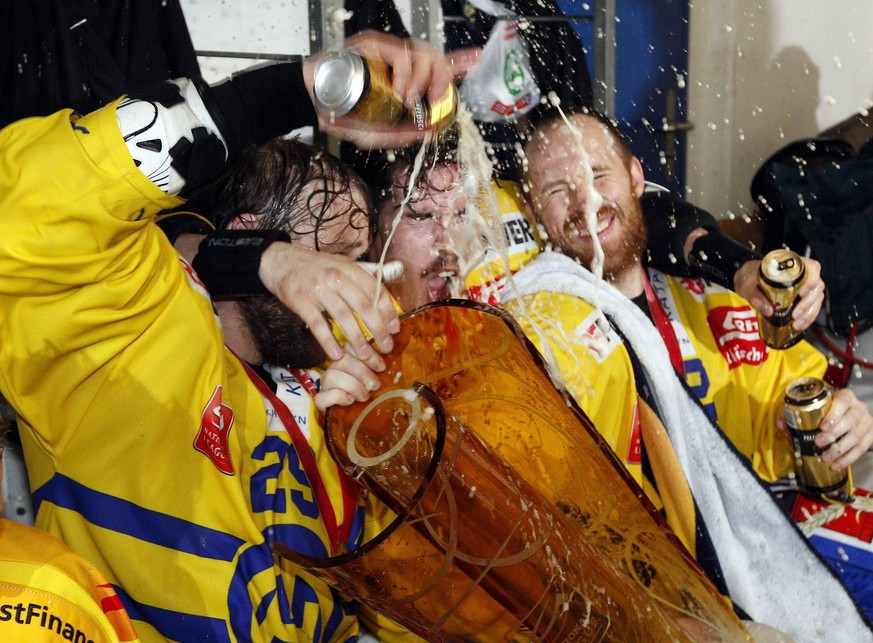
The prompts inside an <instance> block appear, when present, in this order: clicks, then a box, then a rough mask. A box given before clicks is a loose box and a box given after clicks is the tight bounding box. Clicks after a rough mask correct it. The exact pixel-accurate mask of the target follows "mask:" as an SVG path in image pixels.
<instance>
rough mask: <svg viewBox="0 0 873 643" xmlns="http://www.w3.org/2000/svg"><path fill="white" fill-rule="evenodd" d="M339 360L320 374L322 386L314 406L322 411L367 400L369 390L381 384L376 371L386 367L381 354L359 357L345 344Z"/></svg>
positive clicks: (373, 389)
mask: <svg viewBox="0 0 873 643" xmlns="http://www.w3.org/2000/svg"><path fill="white" fill-rule="evenodd" d="M345 348H346V350H345V352H344V354H343V356H342V358H340V359H339V360H337V361H335V362H332V363H331V365H330V366H329V367H328V368H327V370H326V371H325V372H324V373H323V374H322V376H321V389H320V390H319V391H318V394H317V395H316V396H315V406H316V407H318V410H319V411H321V412H322V413H323V412H325V411H327V409H328V408H330V407H331V406H335V405H339V406H348V405H350V404H352V403H353V402H355V401H358V402H366V401H367V400H368V399H370V393H371V392H372V391H375V390H376V389H378V388H379V378H378V377H377V376H376V373H380V372H382V371H384V370H385V362H383V361H382V358H381V357H379V355H378V354H376V353H373V356H372V357H371V358H370V359H368V360H366V361H364V360H361V359H359V358H358V357H357V356H356V355H355V354H353V353H352V352H351V351H350V350H349V349H350V346H348V345H346V347H345Z"/></svg>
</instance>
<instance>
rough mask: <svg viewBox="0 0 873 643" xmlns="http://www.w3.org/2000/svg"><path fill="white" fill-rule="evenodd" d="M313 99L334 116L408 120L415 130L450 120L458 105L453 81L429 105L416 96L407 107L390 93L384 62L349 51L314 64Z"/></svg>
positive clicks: (375, 120)
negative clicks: (441, 95) (436, 99)
mask: <svg viewBox="0 0 873 643" xmlns="http://www.w3.org/2000/svg"><path fill="white" fill-rule="evenodd" d="M313 93H314V95H315V101H316V103H317V104H318V105H319V106H320V107H322V108H323V109H325V110H327V111H329V112H330V113H332V114H333V115H335V116H344V115H346V114H353V115H354V116H356V117H358V118H361V119H363V120H365V121H367V122H370V123H376V124H381V125H395V124H397V123H399V122H401V121H403V120H408V121H412V122H414V123H415V124H416V126H417V127H418V129H419V130H425V129H434V130H436V131H441V130H443V129H445V128H446V127H448V125H449V124H451V122H452V120H453V119H454V117H455V112H456V111H457V107H458V96H457V92H456V90H455V86H454V85H451V84H450V85H449V88H448V90H446V93H445V94H444V95H443V97H442V98H440V100H438V101H437V102H436V103H434V104H433V105H431V104H430V102H429V101H428V100H427V98H419V99H418V100H416V101H415V105H413V107H412V108H411V109H407V108H406V107H405V106H404V104H403V101H402V100H401V99H400V97H399V96H397V94H395V93H394V88H393V87H392V85H391V72H390V70H389V69H388V65H387V63H385V62H383V61H381V60H371V59H369V58H364V57H363V56H360V55H358V54H356V53H354V52H351V51H336V52H332V53H330V54H327V55H326V56H324V57H323V58H322V59H321V60H319V61H318V64H317V65H316V68H315V79H314V82H313Z"/></svg>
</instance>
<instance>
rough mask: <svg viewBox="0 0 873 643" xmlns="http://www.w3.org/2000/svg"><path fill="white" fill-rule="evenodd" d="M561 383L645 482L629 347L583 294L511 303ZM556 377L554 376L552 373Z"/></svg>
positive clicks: (544, 296)
mask: <svg viewBox="0 0 873 643" xmlns="http://www.w3.org/2000/svg"><path fill="white" fill-rule="evenodd" d="M505 308H506V310H507V311H509V312H510V313H511V314H512V315H513V317H515V319H516V321H518V323H519V325H520V326H521V327H522V329H523V330H524V332H525V334H526V335H527V336H528V337H529V338H530V340H531V341H532V342H533V343H534V345H535V346H536V347H537V349H538V350H539V351H540V353H541V354H542V355H543V358H544V359H545V361H546V364H548V365H549V368H550V370H552V371H557V376H558V379H559V380H560V382H559V384H560V385H561V386H563V387H564V388H565V389H566V390H567V392H568V393H570V395H571V396H573V398H574V399H575V400H576V403H577V404H578V405H579V406H580V408H581V409H582V410H583V411H585V413H586V414H587V415H588V417H589V418H590V419H591V421H592V422H593V423H594V426H595V428H596V429H597V431H598V432H599V433H600V434H601V435H602V436H603V437H604V438H605V439H606V441H607V443H608V444H609V446H610V447H611V448H612V450H613V451H614V452H615V454H616V455H617V456H618V457H619V459H620V460H621V461H622V463H623V464H624V465H625V467H627V468H628V470H629V471H630V472H631V475H632V476H633V477H634V479H636V480H637V481H638V482H640V481H641V476H642V470H641V468H640V467H639V453H638V451H637V449H638V448H639V444H638V442H637V440H636V439H635V438H638V436H635V432H634V427H635V418H636V415H635V414H636V400H637V396H636V384H635V382H634V377H633V367H632V366H631V363H630V358H629V357H628V354H627V351H626V349H625V348H624V346H623V344H622V343H621V340H620V338H619V337H618V335H617V334H616V333H615V332H614V331H610V330H609V329H608V328H604V327H603V325H602V322H600V323H598V319H599V318H600V313H599V311H597V310H595V308H594V307H593V306H591V305H590V304H588V303H587V302H585V301H584V300H582V299H579V298H578V297H572V296H569V295H563V294H559V293H550V292H540V293H537V294H534V295H530V296H527V297H523V298H521V299H518V300H514V301H511V302H509V303H508V304H506V306H505ZM553 379H555V377H554V376H553Z"/></svg>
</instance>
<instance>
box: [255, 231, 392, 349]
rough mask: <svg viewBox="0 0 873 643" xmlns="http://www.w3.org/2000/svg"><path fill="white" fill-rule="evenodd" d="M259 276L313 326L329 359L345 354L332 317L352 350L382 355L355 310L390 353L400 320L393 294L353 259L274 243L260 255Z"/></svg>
mask: <svg viewBox="0 0 873 643" xmlns="http://www.w3.org/2000/svg"><path fill="white" fill-rule="evenodd" d="M258 275H259V276H260V278H261V281H262V282H263V284H264V286H266V288H267V289H268V290H269V291H270V292H271V293H273V294H274V295H275V296H276V297H278V298H279V300H280V301H281V302H282V303H283V304H285V306H287V307H288V309H289V310H291V311H293V312H295V313H297V315H299V316H300V318H301V319H302V320H303V321H304V322H305V323H306V324H307V325H308V326H309V329H310V330H311V331H312V334H313V336H314V337H315V339H316V340H318V343H319V344H320V345H321V347H322V348H323V349H324V351H325V353H327V355H328V357H330V358H331V359H333V360H339V359H341V358H342V356H343V350H342V349H341V348H340V345H339V343H338V342H337V340H336V338H335V337H334V335H333V332H332V330H331V326H330V323H329V321H328V319H327V318H328V317H329V318H331V319H333V320H334V321H336V323H337V324H338V325H339V327H340V328H341V329H342V331H343V333H344V334H345V336H346V339H347V340H348V342H349V345H350V347H351V350H352V351H354V353H355V354H356V355H358V356H359V357H361V358H362V359H364V360H368V361H369V360H373V359H374V357H375V358H377V359H378V354H377V353H376V352H375V351H374V350H373V348H372V347H371V346H370V344H369V343H368V341H367V338H366V337H365V335H364V332H363V330H362V329H361V326H360V325H359V324H358V320H357V318H356V317H355V315H356V314H357V316H358V317H359V318H360V319H361V321H362V322H363V324H364V325H365V326H366V327H367V329H368V330H369V331H370V333H372V335H373V338H374V339H375V341H376V345H377V346H378V348H379V350H381V351H382V352H383V353H387V352H389V351H390V350H391V349H392V348H393V346H394V342H393V339H392V337H391V336H392V334H393V333H396V332H397V331H398V330H399V329H400V321H399V320H398V319H397V312H396V310H395V308H394V304H393V302H392V301H391V297H390V296H389V295H388V293H387V291H386V290H385V289H384V288H377V284H378V282H377V281H376V279H375V277H373V276H372V275H370V274H368V273H367V272H366V271H365V270H364V269H363V268H361V267H360V266H358V265H357V264H356V263H355V262H354V261H353V260H352V259H349V258H348V257H345V256H342V255H334V254H328V253H326V252H317V251H315V250H308V249H306V248H300V247H297V246H294V245H292V244H290V243H282V242H276V243H273V244H271V245H270V247H269V248H267V250H265V251H264V254H263V255H262V256H261V265H260V270H259V271H258ZM377 290H378V292H379V296H378V297H377V298H375V295H376V292H377ZM374 298H375V301H374Z"/></svg>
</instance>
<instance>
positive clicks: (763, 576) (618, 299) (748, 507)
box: [502, 252, 873, 642]
mask: <svg viewBox="0 0 873 643" xmlns="http://www.w3.org/2000/svg"><path fill="white" fill-rule="evenodd" d="M596 287H597V290H598V300H599V305H600V308H601V309H602V310H603V312H604V313H606V315H608V316H609V318H610V320H611V321H612V322H613V324H614V325H615V326H616V327H617V328H618V329H619V331H620V332H621V333H622V335H624V337H625V338H626V339H627V343H628V344H630V346H631V348H632V350H633V351H634V353H636V355H637V357H638V358H639V360H640V362H641V365H642V368H643V369H644V371H645V373H646V376H647V378H648V381H649V384H650V385H651V387H652V390H653V394H654V397H655V402H656V404H657V406H658V410H659V412H660V414H661V420H662V421H663V423H664V426H665V427H666V429H667V432H668V433H669V435H670V440H671V442H672V444H673V448H674V449H675V451H676V455H677V457H678V458H679V462H680V463H681V465H682V468H683V470H684V471H685V476H686V477H687V478H688V483H689V485H690V487H691V491H692V493H693V494H694V498H695V500H696V501H697V505H698V508H699V509H700V513H701V515H702V516H703V520H704V522H705V523H706V528H707V530H708V531H709V534H710V537H711V539H712V542H713V545H714V546H715V549H716V551H717V552H718V556H719V560H720V562H721V567H722V571H723V572H724V575H725V580H726V583H727V586H728V589H729V592H730V597H731V599H732V600H733V601H734V602H735V603H736V604H737V605H739V606H740V607H741V608H742V609H744V610H745V611H746V612H747V613H748V614H749V615H750V616H751V617H752V618H753V619H754V620H756V621H760V622H762V623H766V624H767V625H770V626H772V627H775V628H777V629H779V630H781V631H782V632H784V633H786V634H789V635H791V636H792V637H794V638H795V639H796V640H797V641H799V642H804V641H853V642H855V641H873V633H871V630H870V629H869V628H868V626H867V624H866V623H865V620H864V618H863V617H862V616H861V614H860V612H859V610H858V608H857V606H856V604H855V602H854V600H853V599H852V597H851V596H850V595H849V593H848V591H847V590H846V588H845V587H844V586H843V584H842V583H841V582H840V581H839V580H838V578H837V576H836V574H835V573H834V572H833V571H832V570H831V569H830V568H829V567H828V566H827V564H826V563H825V562H824V561H823V560H822V559H821V558H820V557H819V556H818V555H817V553H816V552H815V550H814V549H813V547H812V545H811V544H810V543H809V542H808V541H807V539H806V538H805V537H804V536H803V534H802V533H801V532H800V530H799V529H797V527H796V526H795V525H794V523H793V522H792V521H791V520H790V519H789V518H788V517H787V516H786V515H785V514H784V513H783V511H782V510H781V509H780V508H779V507H778V506H777V505H776V503H775V501H774V500H773V498H772V497H771V495H770V493H769V491H768V490H767V489H766V488H765V487H764V486H763V484H762V483H761V482H760V480H759V479H758V478H757V476H756V475H755V474H754V472H753V471H752V470H751V469H750V468H749V466H748V464H747V462H746V460H745V459H744V458H743V457H742V456H741V455H740V454H739V453H737V452H736V450H735V449H734V448H733V446H732V445H730V444H729V442H728V441H727V439H726V438H724V436H723V435H722V433H721V432H720V431H719V430H718V429H717V428H716V427H715V426H713V424H712V422H711V420H710V419H709V417H708V416H707V415H706V413H705V411H704V410H703V409H702V408H701V407H700V405H699V404H698V403H697V401H696V400H693V399H692V396H691V394H690V393H689V392H688V391H687V389H686V388H685V387H684V386H683V385H682V383H681V382H680V380H679V378H678V376H677V375H676V373H675V371H674V370H673V368H672V366H671V364H670V357H669V355H668V353H667V349H666V346H665V345H664V342H663V340H662V339H661V337H660V335H659V334H658V331H657V329H656V328H655V327H654V325H653V324H652V323H651V322H650V321H649V319H648V317H646V315H645V314H644V313H643V312H642V311H641V310H640V309H639V308H638V307H637V306H636V304H634V303H633V302H632V301H630V300H629V299H628V298H627V297H625V296H624V295H622V294H621V293H620V292H619V291H618V290H616V289H615V288H614V287H612V286H611V285H610V284H608V283H605V282H600V283H599V284H597V286H596ZM541 291H550V292H557V293H564V294H569V295H574V296H577V297H580V298H582V299H585V300H586V301H589V302H590V303H593V302H594V291H595V279H594V276H593V275H592V274H591V273H590V272H589V271H588V270H586V269H585V268H583V267H582V266H580V265H579V264H578V263H576V262H575V261H573V260H572V259H570V258H568V257H566V256H564V255H561V254H558V253H554V252H544V253H542V254H540V255H539V256H538V257H537V258H536V259H535V260H534V261H533V262H531V263H530V264H528V265H527V266H525V267H524V268H522V269H521V270H520V271H519V272H518V273H517V274H516V275H515V276H514V278H513V279H512V280H510V283H509V284H507V287H506V290H505V291H504V293H503V295H502V299H503V300H504V301H509V300H511V299H514V298H516V297H519V296H522V295H529V294H533V293H535V292H541ZM593 375H594V374H592V376H593Z"/></svg>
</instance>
